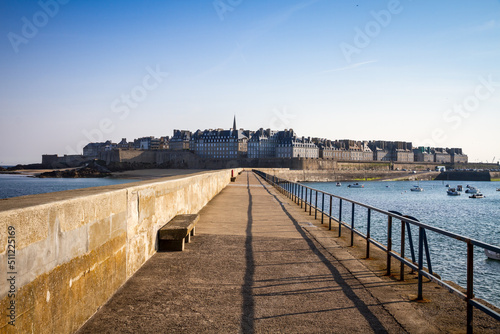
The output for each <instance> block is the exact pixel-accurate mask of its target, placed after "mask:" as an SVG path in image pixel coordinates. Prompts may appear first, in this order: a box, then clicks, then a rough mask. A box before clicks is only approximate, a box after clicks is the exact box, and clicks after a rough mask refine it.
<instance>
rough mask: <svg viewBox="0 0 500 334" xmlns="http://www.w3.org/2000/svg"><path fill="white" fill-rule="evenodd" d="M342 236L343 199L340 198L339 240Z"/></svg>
mask: <svg viewBox="0 0 500 334" xmlns="http://www.w3.org/2000/svg"><path fill="white" fill-rule="evenodd" d="M341 235H342V198H340V204H339V238H340V237H341Z"/></svg>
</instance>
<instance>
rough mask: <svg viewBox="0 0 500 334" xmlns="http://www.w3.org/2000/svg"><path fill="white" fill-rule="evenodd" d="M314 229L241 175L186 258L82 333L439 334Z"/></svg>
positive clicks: (203, 215) (137, 286) (164, 266)
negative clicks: (384, 333)
mask: <svg viewBox="0 0 500 334" xmlns="http://www.w3.org/2000/svg"><path fill="white" fill-rule="evenodd" d="M319 224H320V222H319V221H318V220H314V215H313V216H309V215H308V214H306V213H305V212H304V210H303V209H302V210H301V209H300V207H299V206H297V205H296V204H294V203H293V202H292V201H290V200H289V199H287V198H286V197H284V196H283V195H281V194H279V193H278V192H277V191H276V190H275V189H274V188H272V187H271V186H270V185H268V184H267V183H265V182H264V181H263V180H261V179H260V178H258V177H257V176H256V175H255V174H253V173H251V172H244V173H242V174H241V175H239V176H238V178H237V180H236V182H235V183H231V184H230V185H228V186H227V187H226V188H225V189H224V190H223V191H222V192H221V193H220V194H219V195H217V196H216V197H215V198H214V199H213V200H212V201H211V202H210V203H209V204H207V205H206V206H205V207H204V208H203V209H202V210H201V212H200V221H199V223H198V225H197V233H196V236H194V237H193V239H192V242H191V243H189V244H186V249H185V251H184V252H165V253H157V254H155V255H154V256H153V257H152V258H151V259H150V260H149V261H148V262H147V263H146V264H144V265H143V267H142V268H141V269H140V270H139V271H138V272H137V273H136V274H135V275H134V276H133V277H131V278H130V279H129V280H128V281H127V282H126V283H125V284H124V286H123V287H122V288H120V289H119V290H118V291H117V293H116V294H115V295H114V296H113V297H112V298H111V300H110V301H109V302H108V303H107V304H106V305H105V306H103V307H102V308H101V309H100V310H99V311H98V312H97V313H96V314H95V315H94V317H93V318H91V319H90V320H89V321H88V322H87V323H86V324H85V325H84V326H83V327H82V328H81V329H80V330H79V332H78V333H81V334H83V333H181V332H182V333H238V332H242V333H278V332H280V333H353V332H359V333H370V332H376V333H383V332H388V333H404V332H411V333H417V332H421V333H424V332H425V333H433V332H440V331H441V330H442V329H439V328H436V327H434V325H432V322H429V321H427V320H425V319H424V316H423V315H422V313H420V310H418V307H417V306H418V305H419V304H417V303H414V302H410V301H409V298H407V297H406V298H405V297H401V295H402V294H401V293H398V292H397V291H395V289H394V287H393V284H396V283H397V281H396V280H392V281H391V279H385V280H384V279H382V278H381V277H379V275H377V274H376V273H375V272H373V271H372V270H369V269H368V268H366V267H365V266H364V265H363V263H362V261H361V260H357V259H355V258H354V257H353V256H351V255H350V253H348V252H347V251H346V250H345V249H344V248H343V247H340V246H339V245H338V244H337V243H336V241H335V240H334V238H326V237H324V232H322V231H323V230H324V229H321V228H320V227H321V226H319ZM391 282H392V283H391ZM457 303H458V301H457ZM416 305H417V306H416Z"/></svg>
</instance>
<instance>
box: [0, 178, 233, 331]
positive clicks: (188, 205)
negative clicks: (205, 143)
mask: <svg viewBox="0 0 500 334" xmlns="http://www.w3.org/2000/svg"><path fill="white" fill-rule="evenodd" d="M235 172H239V170H235ZM235 174H236V173H235ZM230 176H231V170H220V171H212V172H203V173H197V174H191V175H189V176H184V177H183V176H181V177H172V178H165V179H158V180H155V181H142V182H136V183H129V184H120V185H113V186H106V187H98V188H88V189H79V190H71V191H64V192H58V193H51V194H40V195H34V196H24V197H19V198H15V199H8V200H2V201H0V282H2V283H1V284H0V308H1V310H2V311H1V313H0V332H1V333H72V332H74V331H76V330H77V329H78V328H79V327H80V326H81V325H82V324H84V323H85V321H87V319H89V318H90V317H91V316H92V315H93V314H94V313H95V312H96V311H97V309H98V308H99V307H100V306H101V305H103V304H104V303H105V302H106V301H107V300H108V299H109V298H110V297H111V296H112V295H113V293H114V292H115V291H116V290H117V289H118V288H119V287H120V286H122V285H123V284H124V283H125V281H126V280H127V279H128V278H129V277H130V276H132V275H133V274H134V273H135V272H136V271H137V270H138V269H139V268H140V267H141V266H142V265H143V264H144V263H145V262H146V261H147V260H148V259H149V258H150V257H151V256H152V255H153V254H154V253H155V252H156V249H157V241H156V235H157V231H158V229H159V228H160V227H161V226H162V225H163V224H165V223H166V222H168V221H169V220H170V219H171V218H173V217H174V216H175V215H177V214H183V213H196V212H198V211H199V210H200V209H201V208H202V207H203V206H204V205H205V204H207V203H208V202H209V201H210V199H212V198H213V197H214V196H215V195H217V194H218V193H219V192H220V191H221V190H222V189H223V188H224V187H225V186H226V185H227V184H228V183H229V182H230ZM14 250H15V253H14ZM8 261H10V262H9V263H8ZM12 261H14V262H12ZM9 315H12V318H11V317H9ZM11 321H13V322H12V323H13V324H15V326H13V325H12V323H11V324H9V322H11Z"/></svg>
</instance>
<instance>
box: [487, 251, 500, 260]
mask: <svg viewBox="0 0 500 334" xmlns="http://www.w3.org/2000/svg"><path fill="white" fill-rule="evenodd" d="M484 254H486V256H487V257H488V258H490V259H492V260H500V253H497V252H494V251H490V250H489V249H485V250H484Z"/></svg>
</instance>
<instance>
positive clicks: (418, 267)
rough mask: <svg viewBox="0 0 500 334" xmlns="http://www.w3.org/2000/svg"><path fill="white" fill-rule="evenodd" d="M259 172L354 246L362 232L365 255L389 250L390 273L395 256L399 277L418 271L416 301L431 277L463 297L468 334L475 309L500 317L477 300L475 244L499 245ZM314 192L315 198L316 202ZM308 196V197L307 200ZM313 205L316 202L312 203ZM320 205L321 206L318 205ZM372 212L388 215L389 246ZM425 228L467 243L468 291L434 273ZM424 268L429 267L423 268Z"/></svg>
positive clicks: (470, 331) (478, 245) (483, 245)
mask: <svg viewBox="0 0 500 334" xmlns="http://www.w3.org/2000/svg"><path fill="white" fill-rule="evenodd" d="M253 171H254V172H255V173H256V174H257V175H259V176H261V177H262V178H263V179H264V180H266V181H267V182H268V183H269V184H271V185H273V186H274V187H275V188H276V189H278V190H279V191H280V192H281V193H283V194H284V195H286V196H288V197H289V198H290V199H291V200H292V201H294V202H295V203H296V204H297V205H300V207H301V208H303V209H304V211H305V212H307V211H309V215H312V211H313V210H314V218H315V219H317V217H318V212H319V213H320V214H321V223H322V224H323V223H324V217H325V216H326V217H327V218H328V229H329V230H331V229H332V221H335V222H336V223H337V224H338V236H339V237H340V236H341V235H342V228H343V227H344V228H347V229H348V230H349V231H350V245H351V246H353V245H354V234H357V235H359V236H360V237H362V238H363V239H365V240H366V257H367V258H369V257H370V244H373V245H374V246H376V247H378V248H380V249H382V250H383V251H384V252H386V255H387V259H386V261H387V275H390V274H391V258H394V259H396V260H398V261H400V271H399V276H400V280H404V266H407V267H409V268H410V269H411V270H412V271H416V272H417V273H418V283H417V286H418V294H417V300H422V299H423V277H426V278H428V279H429V280H431V281H433V282H435V283H437V284H438V285H440V286H442V287H444V288H446V289H447V290H448V291H450V292H451V293H453V294H455V295H457V296H458V297H460V298H461V299H462V300H464V301H465V302H466V303H467V333H472V318H473V308H474V307H475V308H477V309H479V310H481V311H482V312H484V313H486V314H487V315H489V316H491V317H493V318H494V319H496V320H500V313H498V312H497V311H495V310H493V309H491V308H490V307H488V306H486V305H484V304H482V303H481V302H480V301H478V300H474V299H473V298H474V284H473V280H474V247H475V246H477V247H480V248H483V249H487V250H490V251H493V252H497V253H500V247H495V246H493V245H490V244H487V243H484V242H481V241H478V240H474V239H471V238H467V237H464V236H461V235H458V234H455V233H451V232H448V231H445V230H443V229H440V228H437V227H433V226H430V225H426V224H424V223H421V222H419V221H418V220H417V219H416V218H414V217H411V216H405V215H402V214H400V213H399V212H396V211H385V210H382V209H378V208H375V207H373V206H370V205H367V204H363V203H360V202H357V201H353V200H350V199H347V198H344V197H341V196H337V195H333V194H330V193H327V192H325V191H321V190H317V189H314V188H311V187H308V186H305V185H303V184H300V183H296V182H290V181H288V180H285V179H281V178H279V177H276V176H274V175H269V174H266V173H264V172H261V171H258V170H253ZM313 194H314V201H313ZM318 195H320V197H321V200H320V205H318ZM308 197H309V200H308ZM325 199H326V201H327V202H329V209H328V212H325ZM334 199H336V200H338V201H339V211H338V217H337V218H335V217H334V216H333V215H332V202H333V200H334ZM343 203H350V204H351V222H350V225H349V224H348V223H346V222H344V221H342V211H343ZM313 204H314V205H313ZM319 206H321V209H320V208H319ZM356 206H357V207H361V208H365V209H367V215H366V217H367V218H366V219H367V222H366V234H365V233H362V232H361V231H360V230H358V229H356V228H355V209H356ZM372 212H378V213H381V214H383V215H385V216H387V245H384V244H383V243H381V242H379V241H377V240H375V239H374V238H372V237H371V232H372V231H371V216H372ZM393 219H397V220H399V221H400V222H401V240H400V243H401V244H400V253H397V252H395V251H394V250H393V249H392V234H393V231H392V222H393ZM410 226H416V227H418V258H416V257H415V251H414V247H413V239H412V236H411V229H410ZM426 231H432V232H435V233H438V234H440V235H443V236H445V237H448V238H453V239H455V240H458V241H461V242H464V243H465V245H466V247H467V286H466V293H463V292H461V291H460V290H458V289H456V288H454V287H453V286H451V285H449V284H447V283H445V282H444V281H442V280H441V278H440V277H438V275H437V274H436V273H433V271H432V266H431V257H430V252H429V245H428V242H427V234H426ZM406 232H407V233H408V242H409V245H408V246H409V248H410V252H411V260H410V259H408V258H406V257H405V248H406V246H407V245H406ZM424 253H425V255H426V264H427V268H424ZM424 269H427V271H426V270H424Z"/></svg>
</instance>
